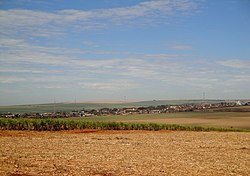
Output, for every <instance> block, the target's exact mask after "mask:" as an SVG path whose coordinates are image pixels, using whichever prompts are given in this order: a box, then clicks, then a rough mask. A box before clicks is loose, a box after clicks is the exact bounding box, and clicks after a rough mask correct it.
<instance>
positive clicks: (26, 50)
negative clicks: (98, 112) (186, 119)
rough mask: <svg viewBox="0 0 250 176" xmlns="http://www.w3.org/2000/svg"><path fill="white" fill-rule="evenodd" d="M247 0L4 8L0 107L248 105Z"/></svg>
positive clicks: (106, 0)
mask: <svg viewBox="0 0 250 176" xmlns="http://www.w3.org/2000/svg"><path fill="white" fill-rule="evenodd" d="M249 19H250V1H248V0H241V1H238V0H220V1H208V0H126V1H120V0H103V1H98V0H85V1H81V0H74V1H66V0H51V1H49V0H36V1H31V0H2V1H0V105H11V104H33V103H49V102H53V101H54V100H56V101H57V102H73V101H75V99H76V101H78V102H84V101H119V102H121V101H123V100H124V96H126V101H138V100H153V99H156V100H158V99H160V100H166V99H201V98H202V96H203V92H206V98H209V99H249V98H250V92H249V90H250V89H249V88H250V20H249Z"/></svg>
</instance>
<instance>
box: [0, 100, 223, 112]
mask: <svg viewBox="0 0 250 176" xmlns="http://www.w3.org/2000/svg"><path fill="white" fill-rule="evenodd" d="M223 101H224V100H206V101H205V102H206V103H219V102H223ZM202 102H204V101H203V100H153V101H142V102H133V103H112V104H109V103H56V104H54V103H49V104H32V105H16V106H0V114H6V113H8V112H11V113H14V114H17V113H20V114H24V113H46V112H54V111H59V112H70V111H72V110H81V109H101V108H126V107H127V108H128V107H148V106H160V105H181V104H197V103H202Z"/></svg>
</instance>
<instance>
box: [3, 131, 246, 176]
mask: <svg viewBox="0 0 250 176" xmlns="http://www.w3.org/2000/svg"><path fill="white" fill-rule="evenodd" d="M249 141H250V134H249V133H246V132H187V131H102V130H101V131H100V130H74V131H61V132H36V131H8V130H4V131H0V144H1V145H0V151H1V153H0V165H1V169H0V175H12V176H14V175H15V176H16V175H25V176H31V175H58V176H59V175H90V176H92V175H93V176H117V175H120V176H121V175H150V176H153V175H160V176H161V175H249V174H250V168H249V164H250V161H249V157H250V143H249Z"/></svg>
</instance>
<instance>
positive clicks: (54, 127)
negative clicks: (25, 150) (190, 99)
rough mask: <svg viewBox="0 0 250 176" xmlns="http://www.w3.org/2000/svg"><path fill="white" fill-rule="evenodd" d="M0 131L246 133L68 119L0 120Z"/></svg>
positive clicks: (167, 125) (181, 126)
mask: <svg viewBox="0 0 250 176" xmlns="http://www.w3.org/2000/svg"><path fill="white" fill-rule="evenodd" d="M0 129H2V130H37V131H59V130H76V129H99V130H152V131H158V130H184V131H239V132H243V131H245V132H247V131H249V130H243V129H238V128H214V127H202V126H183V125H176V124H157V123H125V122H99V121H97V122H96V121H83V120H68V119H6V118H0Z"/></svg>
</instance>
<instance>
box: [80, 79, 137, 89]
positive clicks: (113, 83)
mask: <svg viewBox="0 0 250 176" xmlns="http://www.w3.org/2000/svg"><path fill="white" fill-rule="evenodd" d="M79 85H80V86H81V87H82V88H87V89H95V90H112V91H114V90H118V91H119V90H127V89H133V88H137V87H138V86H139V85H138V84H137V83H133V82H131V81H127V80H106V81H105V82H104V81H102V80H95V82H80V83H79Z"/></svg>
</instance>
